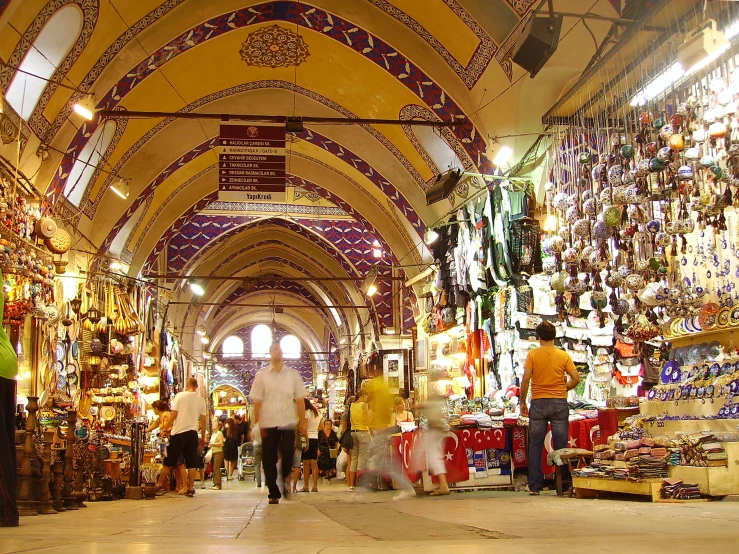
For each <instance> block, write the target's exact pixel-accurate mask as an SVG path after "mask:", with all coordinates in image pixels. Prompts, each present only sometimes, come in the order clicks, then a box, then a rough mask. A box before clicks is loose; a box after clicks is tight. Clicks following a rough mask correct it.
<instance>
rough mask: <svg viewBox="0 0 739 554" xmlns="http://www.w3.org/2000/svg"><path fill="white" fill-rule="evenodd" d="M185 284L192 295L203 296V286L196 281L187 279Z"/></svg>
mask: <svg viewBox="0 0 739 554" xmlns="http://www.w3.org/2000/svg"><path fill="white" fill-rule="evenodd" d="M187 284H188V285H189V286H190V290H191V291H192V293H193V294H195V295H197V296H203V295H204V294H205V289H204V288H203V285H201V284H200V283H198V282H197V281H195V280H193V279H189V280H188V281H187Z"/></svg>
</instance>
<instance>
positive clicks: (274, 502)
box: [269, 498, 280, 504]
mask: <svg viewBox="0 0 739 554" xmlns="http://www.w3.org/2000/svg"><path fill="white" fill-rule="evenodd" d="M269 503H270V504H279V503H280V499H279V498H270V499H269Z"/></svg>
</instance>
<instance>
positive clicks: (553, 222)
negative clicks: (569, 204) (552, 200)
mask: <svg viewBox="0 0 739 554" xmlns="http://www.w3.org/2000/svg"><path fill="white" fill-rule="evenodd" d="M544 230H545V231H546V232H547V233H554V232H556V231H557V216H556V215H552V214H550V215H548V216H547V219H546V220H545V221H544Z"/></svg>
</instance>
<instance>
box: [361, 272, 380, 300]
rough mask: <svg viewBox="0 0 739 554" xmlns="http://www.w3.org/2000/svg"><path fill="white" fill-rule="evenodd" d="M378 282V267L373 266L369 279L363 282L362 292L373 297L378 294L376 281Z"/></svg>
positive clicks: (368, 273) (368, 275)
mask: <svg viewBox="0 0 739 554" xmlns="http://www.w3.org/2000/svg"><path fill="white" fill-rule="evenodd" d="M376 280H377V266H376V265H375V266H372V267H371V268H370V270H369V271H368V272H367V277H365V278H364V281H362V287H361V289H362V292H363V293H364V294H366V295H367V296H372V295H374V294H375V293H376V292H377V286H376V285H375V281H376Z"/></svg>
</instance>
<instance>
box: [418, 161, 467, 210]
mask: <svg viewBox="0 0 739 554" xmlns="http://www.w3.org/2000/svg"><path fill="white" fill-rule="evenodd" d="M461 178H462V170H461V169H450V170H449V171H447V172H445V173H442V174H441V175H439V176H438V177H437V178H436V182H435V183H434V184H433V185H431V186H430V187H429V188H427V189H426V205H427V206H428V205H429V204H433V203H434V202H438V201H439V200H443V199H444V198H446V197H447V196H449V195H450V194H451V193H452V191H453V190H454V187H456V186H457V184H458V183H459V180H460V179H461Z"/></svg>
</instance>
